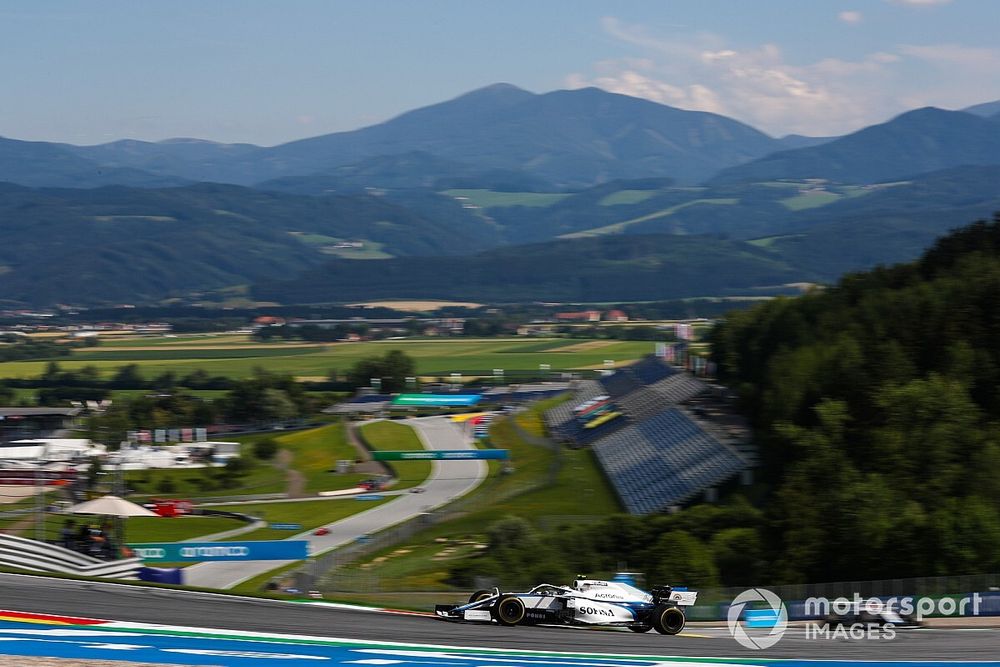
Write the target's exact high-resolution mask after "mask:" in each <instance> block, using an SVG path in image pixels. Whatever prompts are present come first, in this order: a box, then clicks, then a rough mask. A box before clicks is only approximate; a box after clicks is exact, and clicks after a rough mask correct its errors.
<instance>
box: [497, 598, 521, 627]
mask: <svg viewBox="0 0 1000 667" xmlns="http://www.w3.org/2000/svg"><path fill="white" fill-rule="evenodd" d="M525 614H526V610H525V608H524V602H523V601H522V600H521V598H517V597H514V596H507V597H503V598H500V599H499V600H497V602H496V604H495V605H493V618H495V619H496V621H497V623H499V624H500V625H517V624H518V623H520V622H522V621H523V620H524V616H525Z"/></svg>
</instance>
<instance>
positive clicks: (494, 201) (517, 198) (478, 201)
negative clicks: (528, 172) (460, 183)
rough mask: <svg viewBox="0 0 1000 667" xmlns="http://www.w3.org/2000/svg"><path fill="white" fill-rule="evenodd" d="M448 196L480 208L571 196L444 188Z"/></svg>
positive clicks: (531, 203) (555, 200)
mask: <svg viewBox="0 0 1000 667" xmlns="http://www.w3.org/2000/svg"><path fill="white" fill-rule="evenodd" d="M442 194H446V195H448V196H449V197H455V198H462V197H464V198H465V199H466V200H468V202H469V203H470V204H473V205H475V206H479V207H481V208H494V207H496V208H499V207H504V206H540V207H545V206H552V205H553V204H555V203H558V202H560V201H562V200H563V199H566V197H569V196H571V195H570V194H564V193H558V192H494V191H493V190H445V191H444V192H443V193H442Z"/></svg>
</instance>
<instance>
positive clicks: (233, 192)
mask: <svg viewBox="0 0 1000 667" xmlns="http://www.w3.org/2000/svg"><path fill="white" fill-rule="evenodd" d="M436 206H437V207H436V208H435V209H434V212H435V215H434V217H433V219H427V218H424V217H422V216H420V215H417V214H414V213H412V212H410V211H409V210H407V209H405V208H402V207H400V206H397V205H395V204H393V203H391V202H389V201H385V200H383V199H380V198H376V197H368V196H358V197H347V196H337V197H301V196H294V195H287V194H279V193H266V192H261V191H258V190H252V189H248V188H241V187H238V186H231V185H209V184H202V185H197V186H189V187H183V188H170V189H162V190H156V189H135V188H124V187H108V188H98V189H93V190H74V189H40V190H35V189H29V188H24V187H20V186H15V185H10V184H0V232H2V234H3V239H4V242H3V244H0V298H2V299H3V300H5V301H6V302H8V303H10V302H17V303H27V304H32V305H49V304H52V303H57V302H62V303H74V304H102V303H114V302H119V301H124V302H129V303H151V302H156V301H158V300H161V299H164V298H166V297H168V296H180V295H184V294H188V293H191V292H200V291H205V290H212V289H220V288H224V287H231V286H235V285H246V284H248V283H251V282H259V281H261V280H271V279H278V278H287V277H288V276H290V275H296V274H297V273H298V272H300V271H301V270H302V269H303V268H304V267H308V266H310V265H316V264H319V263H321V262H322V261H324V260H325V259H326V258H328V257H330V256H332V254H342V255H344V256H352V257H359V258H366V257H380V256H381V257H388V256H392V255H397V254H398V255H405V254H410V253H419V254H423V255H441V254H448V253H469V252H475V251H477V250H479V249H481V248H484V247H489V246H490V245H493V244H495V242H494V243H491V230H490V228H489V227H488V226H486V227H484V225H483V222H482V220H481V219H479V218H476V217H474V216H470V215H469V214H468V213H467V212H466V211H464V210H463V209H462V208H461V206H460V205H458V204H457V203H456V202H454V201H452V200H450V199H447V198H439V203H438V204H437V205H436ZM351 242H353V245H352V243H351Z"/></svg>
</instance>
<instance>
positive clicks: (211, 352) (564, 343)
mask: <svg viewBox="0 0 1000 667" xmlns="http://www.w3.org/2000/svg"><path fill="white" fill-rule="evenodd" d="M181 340H182V339H178V338H167V337H162V338H144V339H141V341H142V344H141V345H131V344H127V343H131V342H132V341H115V342H114V343H113V344H112V343H108V344H107V345H102V347H100V348H89V349H87V350H83V351H76V352H74V354H73V355H71V356H69V357H60V358H59V359H58V360H56V361H58V363H59V366H60V367H61V368H63V369H79V368H82V367H83V366H87V365H92V366H94V367H96V368H97V369H98V371H99V372H100V373H101V374H102V375H104V376H107V375H109V374H111V373H113V372H114V371H115V370H116V369H118V368H119V367H121V366H123V365H125V364H130V363H135V364H138V365H139V366H140V370H141V372H142V374H143V375H144V376H146V377H154V376H156V375H159V374H162V373H164V372H168V371H170V372H173V373H176V374H177V375H179V376H184V375H187V374H188V373H191V372H193V371H195V370H203V371H205V372H206V373H208V374H209V375H224V376H227V377H232V378H246V377H250V376H251V375H252V374H253V371H254V369H255V368H262V369H264V370H266V371H270V372H274V373H288V374H291V375H294V376H297V377H310V378H323V377H326V376H327V375H328V374H329V373H330V371H331V370H337V371H339V372H346V371H347V370H349V369H350V367H351V366H352V365H353V364H354V363H355V362H357V361H358V360H360V359H363V358H366V357H371V356H375V355H382V354H384V353H385V352H387V351H389V350H397V349H398V350H402V351H404V352H406V354H408V355H410V356H411V357H413V359H414V361H415V362H416V364H417V373H418V374H420V375H422V376H447V375H448V374H449V373H452V372H458V373H462V374H463V375H467V376H469V375H492V369H494V368H503V369H505V370H520V371H537V370H538V368H539V364H549V365H550V367H551V369H552V371H554V372H558V371H568V370H580V369H590V368H600V367H601V365H602V363H603V361H604V360H605V359H614V360H615V361H629V360H633V359H637V358H639V357H641V356H643V355H645V354H648V353H651V352H652V351H653V344H652V343H650V342H642V341H606V340H597V341H588V340H580V339H575V340H567V339H549V340H539V339H537V338H534V339H524V338H497V339H482V340H479V339H432V340H421V339H414V340H394V341H370V342H359V343H336V344H330V345H324V346H316V345H309V346H303V345H289V344H287V343H283V342H276V343H257V342H254V341H252V340H250V339H249V338H248V337H246V336H243V337H239V336H226V337H219V338H211V337H204V338H198V339H196V340H188V342H187V343H183V342H178V341H181ZM136 347H142V348H145V349H135V348H136ZM206 347H209V348H212V349H202V348H206ZM185 348H199V349H185ZM48 363H49V362H48V361H11V362H4V363H0V379H2V378H25V377H38V376H40V375H41V374H42V373H43V372H44V370H45V367H46V365H47V364H48Z"/></svg>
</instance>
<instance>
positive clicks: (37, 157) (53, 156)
mask: <svg viewBox="0 0 1000 667" xmlns="http://www.w3.org/2000/svg"><path fill="white" fill-rule="evenodd" d="M0 181H7V182H11V183H18V184H20V185H27V186H51V187H69V188H93V187H99V186H102V185H112V184H123V185H134V186H138V187H165V186H170V185H180V184H182V183H185V182H186V181H185V179H183V178H179V177H177V176H160V175H156V174H152V173H148V172H144V171H141V170H139V169H133V168H122V167H109V166H107V165H103V164H101V163H100V162H97V161H94V160H89V159H87V158H84V157H81V156H79V155H76V154H75V153H74V152H73V151H71V150H68V149H67V148H64V147H62V146H60V145H59V144H51V143H46V142H44V141H18V140H16V139H5V138H3V137H0Z"/></svg>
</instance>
